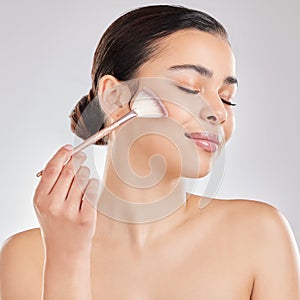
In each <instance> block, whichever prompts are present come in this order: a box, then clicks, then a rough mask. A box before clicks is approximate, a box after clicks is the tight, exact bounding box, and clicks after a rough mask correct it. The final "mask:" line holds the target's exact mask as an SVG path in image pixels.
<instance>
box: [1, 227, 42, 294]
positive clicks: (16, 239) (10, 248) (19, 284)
mask: <svg viewBox="0 0 300 300" xmlns="http://www.w3.org/2000/svg"><path fill="white" fill-rule="evenodd" d="M42 265H43V243H42V239H41V234H40V229H39V228H33V229H29V230H25V231H22V232H19V233H16V234H14V235H12V236H10V237H8V238H7V239H6V240H5V241H4V242H3V243H2V245H1V252H0V280H1V291H0V296H1V297H0V299H39V298H38V297H40V295H39V294H38V292H39V289H37V288H36V284H39V285H40V284H41V282H40V280H41V278H42V277H41V274H42V273H41V272H42V268H41V266H42ZM25 294H26V295H28V298H24V295H25ZM26 297H27V296H26ZM30 297H31V298H30Z"/></svg>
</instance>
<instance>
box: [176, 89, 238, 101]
mask: <svg viewBox="0 0 300 300" xmlns="http://www.w3.org/2000/svg"><path fill="white" fill-rule="evenodd" d="M176 86H177V87H178V88H179V89H180V90H182V91H184V92H186V93H189V94H193V95H197V94H199V93H200V91H199V90H193V89H189V88H186V87H184V86H181V85H176ZM221 100H222V102H224V103H225V104H227V105H231V106H235V105H236V103H232V102H229V101H227V100H225V99H222V98H221Z"/></svg>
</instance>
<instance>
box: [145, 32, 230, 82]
mask: <svg viewBox="0 0 300 300" xmlns="http://www.w3.org/2000/svg"><path fill="white" fill-rule="evenodd" d="M155 46H156V51H155V53H154V55H153V57H151V58H150V59H149V61H148V62H147V63H145V64H144V66H142V67H141V70H142V69H143V70H144V71H146V70H147V69H148V68H151V69H152V71H155V70H157V71H159V70H163V69H168V68H169V67H171V66H172V65H178V64H201V65H203V66H205V67H206V68H208V69H210V70H213V71H214V73H216V74H220V76H221V77H222V76H228V75H235V58H234V54H233V52H232V50H231V47H230V45H229V43H228V41H226V40H225V39H224V38H222V37H219V36H217V35H214V34H211V33H208V32H204V31H200V30H196V29H186V30H180V31H177V32H175V33H172V34H170V35H168V36H166V37H163V38H161V39H160V40H158V41H157V42H156V44H155Z"/></svg>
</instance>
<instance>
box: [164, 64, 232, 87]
mask: <svg viewBox="0 0 300 300" xmlns="http://www.w3.org/2000/svg"><path fill="white" fill-rule="evenodd" d="M169 70H170V71H173V70H189V71H195V72H197V73H199V74H200V75H201V76H204V77H207V78H211V77H212V76H213V74H214V72H213V71H211V70H209V69H207V68H206V67H204V66H201V65H192V64H184V65H175V66H172V67H170V68H169ZM224 83H225V84H228V85H229V84H236V85H238V80H237V78H236V77H234V76H228V77H226V78H225V80H224Z"/></svg>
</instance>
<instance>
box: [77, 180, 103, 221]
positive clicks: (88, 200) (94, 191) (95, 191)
mask: <svg viewBox="0 0 300 300" xmlns="http://www.w3.org/2000/svg"><path fill="white" fill-rule="evenodd" d="M100 193H101V186H100V182H99V181H98V180H97V179H96V178H92V179H90V180H89V183H88V185H87V187H86V189H85V192H84V196H83V199H82V202H81V207H80V212H81V214H82V215H85V216H86V217H89V215H91V214H94V213H95V209H97V206H98V201H99V197H100Z"/></svg>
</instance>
